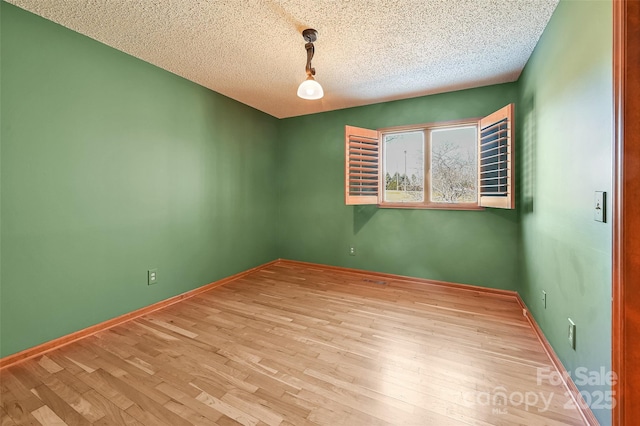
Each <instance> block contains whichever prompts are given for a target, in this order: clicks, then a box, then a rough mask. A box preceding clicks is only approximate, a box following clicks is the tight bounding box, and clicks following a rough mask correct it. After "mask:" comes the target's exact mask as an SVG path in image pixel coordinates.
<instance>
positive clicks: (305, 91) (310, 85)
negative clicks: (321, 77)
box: [298, 28, 324, 100]
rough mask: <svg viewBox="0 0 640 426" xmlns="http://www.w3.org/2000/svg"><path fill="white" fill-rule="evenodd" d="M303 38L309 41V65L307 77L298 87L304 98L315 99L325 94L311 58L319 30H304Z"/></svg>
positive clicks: (305, 46)
mask: <svg viewBox="0 0 640 426" xmlns="http://www.w3.org/2000/svg"><path fill="white" fill-rule="evenodd" d="M302 38H304V40H305V41H306V42H307V43H306V44H305V45H304V48H305V50H306V51H307V66H306V67H305V71H306V72H307V79H306V80H305V81H303V82H302V83H301V84H300V86H299V87H298V96H299V97H301V98H302V99H309V100H315V99H320V98H322V97H323V96H324V91H323V90H322V86H320V83H318V82H317V81H316V80H315V79H314V78H313V76H314V75H316V69H315V68H313V67H312V66H311V60H312V59H313V55H314V54H315V47H314V46H313V43H314V42H315V41H316V40H317V39H318V31H316V30H314V29H313V28H307V29H306V30H304V31H302Z"/></svg>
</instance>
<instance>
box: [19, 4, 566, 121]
mask: <svg viewBox="0 0 640 426" xmlns="http://www.w3.org/2000/svg"><path fill="white" fill-rule="evenodd" d="M7 1H8V2H9V3H12V4H15V5H17V6H19V7H21V8H23V9H26V10H29V11H31V12H33V13H36V14H38V15H40V16H42V17H44V18H47V19H50V20H52V21H54V22H57V23H59V24H61V25H63V26H65V27H67V28H70V29H72V30H75V31H77V32H79V33H81V34H84V35H87V36H89V37H91V38H93V39H96V40H98V41H100V42H102V43H105V44H107V45H109V46H112V47H114V48H116V49H119V50H121V51H123V52H126V53H128V54H130V55H133V56H135V57H137V58H140V59H143V60H145V61H147V62H150V63H152V64H154V65H157V66H159V67H161V68H164V69H166V70H168V71H171V72H173V73H175V74H177V75H180V76H182V77H184V78H187V79H189V80H191V81H194V82H196V83H199V84H201V85H203V86H205V87H208V88H210V89H212V90H215V91H216V92H219V93H222V94H224V95H226V96H228V97H230V98H233V99H236V100H238V101H240V102H242V103H245V104H247V105H250V106H252V107H254V108H257V109H259V110H261V111H264V112H266V113H268V114H271V115H273V116H275V117H279V118H283V117H291V116H296V115H303V114H310V113H315V112H321V111H329V110H334V109H340V108H347V107H352V106H358V105H365V104H371V103H375V102H381V101H388V100H395V99H404V98H409V97H415V96H421V95H427V94H432V93H439V92H445V91H451V90H459V89H465V88H471V87H478V86H485V85H489V84H496V83H504V82H509V81H514V80H516V79H517V78H518V77H519V75H520V72H521V71H522V68H523V67H524V65H525V64H526V62H527V60H528V59H529V56H530V55H531V52H532V51H533V48H534V47H535V45H536V43H537V41H538V39H539V37H540V35H541V34H542V31H543V30H544V27H545V26H546V24H547V22H548V21H549V18H550V17H551V14H552V13H553V11H554V9H555V7H556V5H557V3H558V0H433V1H427V0H351V1H349V0H308V1H300V0H7ZM305 28H315V29H316V30H318V33H319V37H318V40H317V42H316V43H315V48H316V54H315V57H314V59H313V66H314V67H315V68H316V79H317V81H318V82H320V83H321V84H322V86H323V88H324V92H325V97H324V98H323V99H321V100H317V101H306V100H302V99H299V98H298V97H297V96H296V90H297V87H298V85H299V84H300V82H302V81H303V80H304V79H305V77H306V75H305V70H304V67H305V63H306V52H305V50H304V43H305V42H304V40H303V38H302V35H301V32H302V30H303V29H305Z"/></svg>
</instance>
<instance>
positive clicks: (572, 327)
mask: <svg viewBox="0 0 640 426" xmlns="http://www.w3.org/2000/svg"><path fill="white" fill-rule="evenodd" d="M568 320H569V333H568V335H567V337H568V338H569V346H571V349H573V350H574V351H575V350H576V324H575V323H574V322H573V321H572V320H571V318H568Z"/></svg>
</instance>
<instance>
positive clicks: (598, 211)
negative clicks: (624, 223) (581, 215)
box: [593, 191, 607, 222]
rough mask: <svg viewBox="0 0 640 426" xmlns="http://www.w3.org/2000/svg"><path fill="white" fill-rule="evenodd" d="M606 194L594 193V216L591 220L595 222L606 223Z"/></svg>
mask: <svg viewBox="0 0 640 426" xmlns="http://www.w3.org/2000/svg"><path fill="white" fill-rule="evenodd" d="M606 202H607V193H606V192H602V191H596V196H595V200H594V209H595V210H594V214H593V219H594V220H595V221H596V222H606V221H607V212H606V209H605V207H606V205H607V203H606Z"/></svg>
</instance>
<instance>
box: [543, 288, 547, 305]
mask: <svg viewBox="0 0 640 426" xmlns="http://www.w3.org/2000/svg"><path fill="white" fill-rule="evenodd" d="M542 307H543V308H545V309H547V292H546V291H544V290H542Z"/></svg>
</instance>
